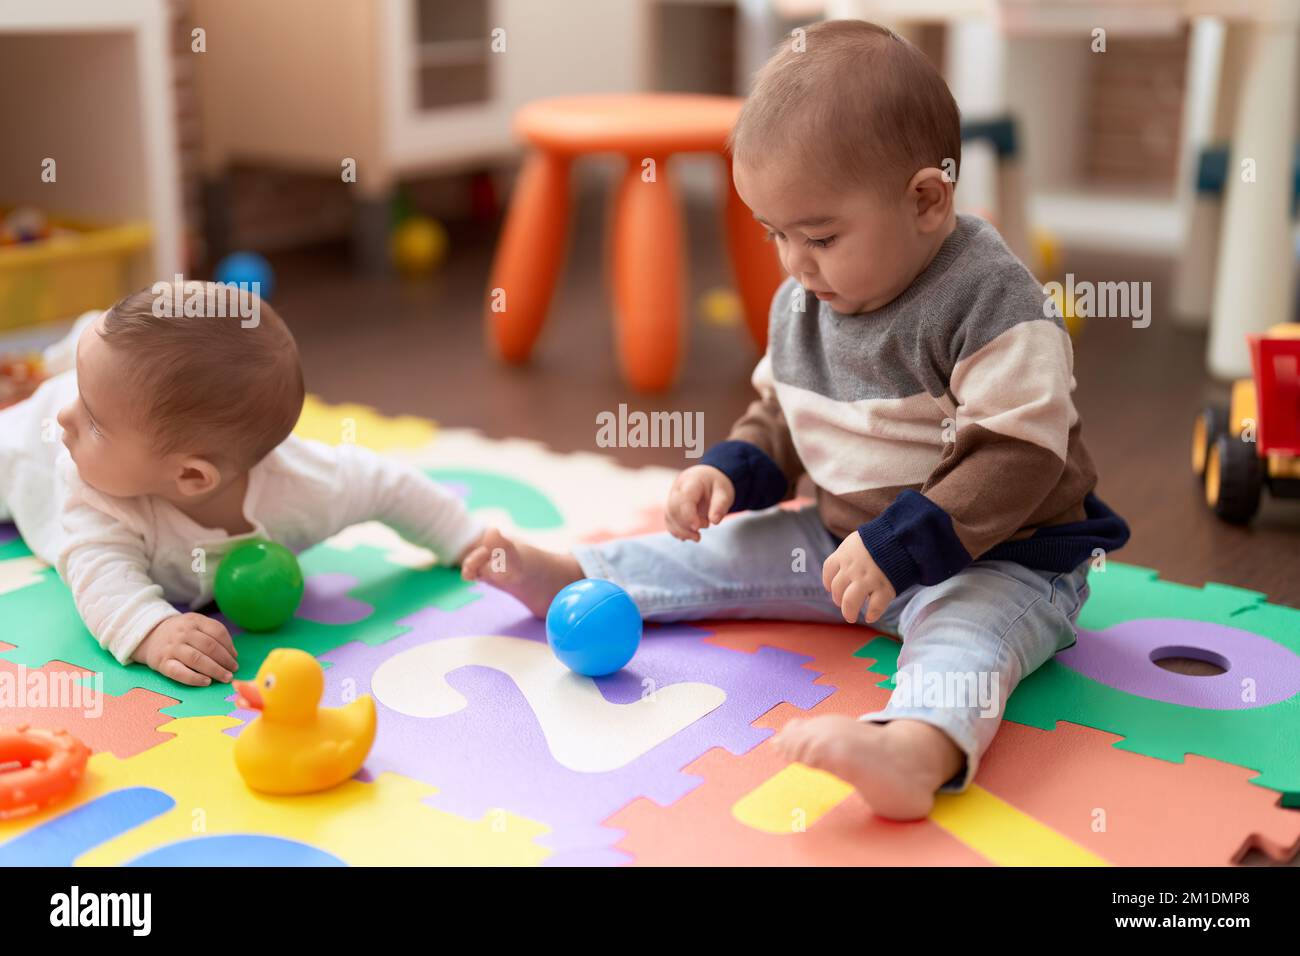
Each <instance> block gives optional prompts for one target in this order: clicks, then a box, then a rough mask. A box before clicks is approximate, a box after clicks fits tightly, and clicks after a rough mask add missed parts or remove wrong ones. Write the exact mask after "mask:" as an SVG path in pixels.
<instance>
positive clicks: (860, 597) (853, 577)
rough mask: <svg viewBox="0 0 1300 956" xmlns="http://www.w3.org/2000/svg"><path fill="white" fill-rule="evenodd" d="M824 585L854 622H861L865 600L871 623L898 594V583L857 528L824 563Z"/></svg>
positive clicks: (849, 620)
mask: <svg viewBox="0 0 1300 956" xmlns="http://www.w3.org/2000/svg"><path fill="white" fill-rule="evenodd" d="M822 586H823V587H825V588H826V590H828V591H830V592H831V598H832V599H833V600H834V601H835V603H836V604H837V605H839V609H840V614H841V615H843V617H844V620H845V621H847V622H848V623H850V624H853V623H855V622H856V621H857V619H858V614H859V613H860V612H861V611H862V606H863V604H864V603H865V604H866V610H867V614H866V619H867V623H868V624H871V623H873V622H875V621H877V620H879V619H880V616H881V615H882V614H884V613H885V609H886V608H888V607H889V604H890V602H891V601H893V600H894V598H895V597H897V594H896V593H895V591H894V585H893V584H891V583H890V581H889V578H887V577H886V576H885V572H884V571H881V570H880V566H879V565H878V564H876V561H875V559H874V558H872V557H871V552H870V551H868V550H867V546H866V545H865V544H863V543H862V535H860V534H858V533H857V532H856V531H855V532H853V533H852V534H851V535H849V536H848V537H847V538H845V539H844V541H843V542H842V543H841V544H840V546H839V547H838V548H836V549H835V553H834V554H832V555H831V556H830V557H829V558H827V559H826V563H825V564H823V565H822Z"/></svg>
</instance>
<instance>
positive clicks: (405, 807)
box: [0, 717, 551, 866]
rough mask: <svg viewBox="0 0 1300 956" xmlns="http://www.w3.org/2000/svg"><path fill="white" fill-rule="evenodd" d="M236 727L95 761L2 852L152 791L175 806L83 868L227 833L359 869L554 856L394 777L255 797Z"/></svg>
mask: <svg viewBox="0 0 1300 956" xmlns="http://www.w3.org/2000/svg"><path fill="white" fill-rule="evenodd" d="M239 723H240V722H239V720H237V719H236V718H233V717H188V718H183V719H180V720H173V721H171V722H170V723H167V724H165V725H163V726H162V727H161V728H159V729H160V730H162V732H164V733H171V734H175V735H176V736H175V737H174V738H173V739H171V740H169V741H167V742H165V743H161V744H159V745H158V746H156V747H151V748H150V749H148V750H146V751H144V752H143V753H140V754H137V755H136V756H134V757H129V758H127V759H125V760H119V759H118V758H117V757H114V756H113V755H112V754H110V753H100V754H96V755H95V756H94V757H92V758H91V759H90V762H89V764H88V766H87V771H86V777H85V779H84V780H83V781H82V783H81V786H80V788H79V791H78V799H77V802H76V804H73V805H69V804H63V805H61V806H58V807H55V808H53V809H51V810H48V811H45V812H42V813H40V814H36V815H34V816H31V817H23V818H20V819H18V820H14V821H10V822H9V823H0V844H3V843H5V842H7V841H8V840H10V839H13V838H15V837H17V836H19V835H20V834H22V833H25V832H27V831H29V830H31V829H32V828H34V827H37V826H40V825H41V824H42V823H44V822H46V821H47V820H50V819H52V818H53V817H55V816H58V815H59V814H62V813H66V812H67V811H68V810H70V809H72V808H73V806H77V805H82V804H85V803H89V802H90V801H92V800H94V799H96V798H98V797H100V796H103V795H104V794H107V793H111V792H113V791H115V790H122V789H125V788H128V787H152V788H154V789H156V790H160V791H162V792H163V793H166V794H167V795H169V796H170V797H171V798H172V799H173V800H175V801H176V805H175V806H174V807H173V808H172V809H171V810H169V811H167V812H166V813H164V814H162V815H160V816H157V817H154V818H153V819H152V820H149V821H148V822H146V823H143V824H141V825H140V826H138V827H136V828H135V829H133V830H129V831H127V832H126V833H123V834H121V835H120V836H117V837H115V838H113V839H112V840H109V841H108V842H106V843H103V844H101V845H99V846H97V847H95V848H94V849H92V850H89V851H88V852H86V853H84V854H82V855H81V856H80V857H78V858H77V860H76V863H77V865H79V866H116V865H120V864H123V863H128V862H130V861H131V860H134V859H135V858H137V857H139V856H141V855H142V854H144V853H147V852H149V851H151V850H155V849H158V848H159V847H163V846H167V845H169V844H172V843H177V842H179V841H182V840H189V839H193V838H195V837H201V836H217V835H225V834H263V835H269V836H277V837H282V838H285V839H290V840H295V841H297V842H299V843H303V844H307V845H309V846H313V847H316V848H317V849H320V850H323V851H325V852H326V853H332V854H333V855H334V856H336V857H338V858H339V859H341V860H343V862H345V863H348V864H352V865H354V866H431V865H477V866H484V865H487V866H501V865H508V866H528V865H537V864H539V863H541V862H542V860H543V859H545V858H546V857H547V856H549V855H550V853H551V851H550V850H549V849H547V848H546V847H542V846H538V845H537V844H536V843H535V842H534V841H535V840H536V839H537V837H539V836H541V835H542V834H544V833H547V832H549V828H548V827H545V826H543V825H542V824H540V823H535V822H533V821H532V820H528V819H525V818H523V817H520V816H516V815H514V814H511V813H506V812H505V811H491V812H489V813H487V814H485V815H484V817H483V819H481V820H477V821H473V820H465V819H462V818H461V817H458V816H455V815H454V814H450V813H446V812H444V811H442V810H438V809H435V808H434V807H430V806H428V805H427V804H425V803H423V802H421V801H423V800H424V799H425V798H427V797H430V796H432V795H433V794H435V793H437V788H436V787H430V786H428V785H426V784H423V783H418V782H417V781H414V780H411V779H409V778H407V777H403V776H401V775H399V774H395V773H384V774H381V775H380V776H378V777H377V778H376V779H375V781H374V782H373V783H359V782H357V781H355V780H349V781H348V782H347V783H344V784H342V785H340V786H338V787H335V788H334V789H332V790H327V791H325V792H324V793H319V794H312V795H309V796H297V797H274V796H267V795H264V794H260V793H257V792H255V791H252V790H250V789H248V787H247V786H246V785H245V784H244V781H243V779H242V778H241V777H240V776H239V774H238V772H237V771H236V770H235V760H234V745H235V738H234V737H231V736H230V735H228V734H226V733H224V732H223V731H225V730H227V729H228V728H230V727H235V726H238V724H239Z"/></svg>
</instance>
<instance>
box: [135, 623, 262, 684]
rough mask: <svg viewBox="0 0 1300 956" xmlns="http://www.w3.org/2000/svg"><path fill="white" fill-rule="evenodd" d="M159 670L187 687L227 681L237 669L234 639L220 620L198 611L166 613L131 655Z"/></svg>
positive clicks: (237, 661) (226, 682)
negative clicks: (176, 613)
mask: <svg viewBox="0 0 1300 956" xmlns="http://www.w3.org/2000/svg"><path fill="white" fill-rule="evenodd" d="M131 657H132V659H133V660H136V661H139V662H140V663H141V664H145V665H146V666H148V667H151V668H153V669H154V670H156V671H157V672H158V673H159V674H162V675H164V676H166V677H170V678H171V679H172V680H174V681H178V682H179V683H182V684H189V685H190V686H191V687H207V686H208V685H209V684H211V683H212V682H213V681H214V680H216V681H221V682H222V683H224V684H228V683H230V680H231V678H232V677H234V672H235V671H237V670H239V660H238V657H237V655H236V653H235V642H234V641H233V640H231V638H230V632H229V631H227V630H226V627H225V625H224V624H222V623H221V622H220V621H216V620H213V619H212V618H210V617H205V616H204V615H202V614H194V613H190V614H178V615H176V616H175V617H169V618H167V620H165V621H163V622H162V623H161V624H159V625H158V626H157V627H155V628H154V629H153V630H152V631H150V632H149V636H148V637H146V638H145V639H144V640H143V641H141V642H140V646H139V647H137V648H136V649H135V653H134V654H132V655H131Z"/></svg>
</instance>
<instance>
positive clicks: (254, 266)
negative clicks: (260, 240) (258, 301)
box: [214, 252, 275, 301]
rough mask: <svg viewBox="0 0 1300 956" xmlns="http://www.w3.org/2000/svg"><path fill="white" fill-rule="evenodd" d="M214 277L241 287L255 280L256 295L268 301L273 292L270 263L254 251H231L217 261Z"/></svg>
mask: <svg viewBox="0 0 1300 956" xmlns="http://www.w3.org/2000/svg"><path fill="white" fill-rule="evenodd" d="M214 278H215V279H216V281H217V282H222V283H229V284H231V285H237V286H242V287H251V286H252V284H253V283H254V282H256V283H258V290H257V294H258V296H260V297H261V298H263V299H266V300H268V301H269V300H270V298H271V294H272V293H273V292H275V272H274V271H272V269H271V263H269V262H267V261H266V260H265V259H264V258H262V257H261V256H259V255H258V254H257V253H256V252H232V253H231V254H230V255H228V256H226V258H224V259H222V260H221V261H220V262H218V263H217V271H216V274H215V276H214ZM250 291H251V288H250Z"/></svg>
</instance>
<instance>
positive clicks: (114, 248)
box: [0, 209, 153, 329]
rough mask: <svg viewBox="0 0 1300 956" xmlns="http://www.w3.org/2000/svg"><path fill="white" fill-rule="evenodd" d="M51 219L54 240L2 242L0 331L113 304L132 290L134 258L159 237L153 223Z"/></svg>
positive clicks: (50, 320) (1, 212)
mask: <svg viewBox="0 0 1300 956" xmlns="http://www.w3.org/2000/svg"><path fill="white" fill-rule="evenodd" d="M6 211H7V210H3V209H0V219H3V216H4V214H5V212H6ZM48 221H49V225H50V226H51V228H52V229H53V230H56V231H55V233H54V234H53V235H51V236H50V237H49V238H48V239H39V240H37V241H35V242H23V243H17V244H14V245H0V329H12V328H16V327H18V326H22V325H34V324H36V323H38V322H53V321H58V320H60V319H70V318H72V317H74V316H76V315H79V314H81V313H82V312H85V311H86V310H87V309H102V308H107V307H108V306H110V305H112V304H113V303H114V302H116V301H117V300H118V299H120V298H121V297H122V296H124V295H126V294H127V293H128V292H130V291H131V290H132V288H133V286H132V285H131V282H132V274H133V273H134V271H135V270H136V268H137V266H136V264H135V263H134V262H133V260H134V259H135V257H136V256H137V255H138V254H139V253H141V252H143V251H145V250H147V249H148V248H149V246H150V244H151V243H152V241H153V233H152V230H151V229H150V228H149V225H148V224H147V223H137V222H128V223H121V224H119V225H115V226H106V225H99V224H95V223H89V222H83V221H80V220H74V219H61V218H58V217H55V216H50V217H49V218H48ZM58 230H69V232H62V231H58Z"/></svg>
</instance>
